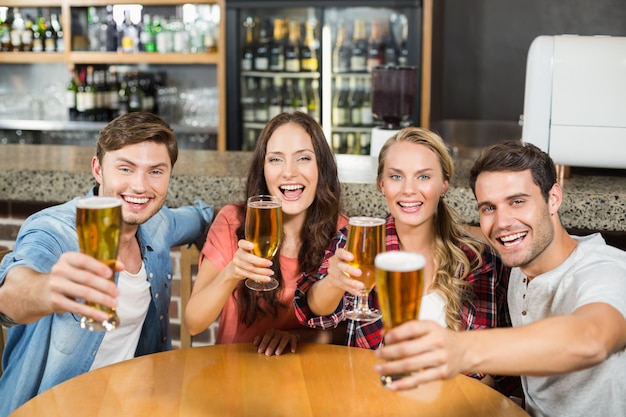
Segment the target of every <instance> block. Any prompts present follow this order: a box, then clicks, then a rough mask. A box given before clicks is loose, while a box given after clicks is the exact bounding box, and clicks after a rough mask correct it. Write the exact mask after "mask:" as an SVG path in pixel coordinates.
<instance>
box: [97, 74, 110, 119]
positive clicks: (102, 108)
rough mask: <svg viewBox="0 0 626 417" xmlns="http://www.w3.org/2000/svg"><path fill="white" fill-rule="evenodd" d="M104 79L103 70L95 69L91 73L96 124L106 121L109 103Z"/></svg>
mask: <svg viewBox="0 0 626 417" xmlns="http://www.w3.org/2000/svg"><path fill="white" fill-rule="evenodd" d="M105 83H106V80H105V77H104V70H102V69H96V70H94V72H93V87H94V94H95V112H94V113H95V120H96V121H97V122H104V121H108V118H109V115H108V111H109V103H108V98H109V95H108V91H107V87H106V84H105Z"/></svg>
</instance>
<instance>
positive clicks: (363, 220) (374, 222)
mask: <svg viewBox="0 0 626 417" xmlns="http://www.w3.org/2000/svg"><path fill="white" fill-rule="evenodd" d="M348 224H349V225H350V226H380V225H381V224H385V219H381V218H378V217H362V216H357V217H350V220H349V221H348Z"/></svg>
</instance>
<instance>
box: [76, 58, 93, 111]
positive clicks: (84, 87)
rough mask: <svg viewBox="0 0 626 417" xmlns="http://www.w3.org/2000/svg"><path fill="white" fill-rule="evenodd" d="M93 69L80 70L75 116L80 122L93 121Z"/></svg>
mask: <svg viewBox="0 0 626 417" xmlns="http://www.w3.org/2000/svg"><path fill="white" fill-rule="evenodd" d="M92 75H93V67H91V66H89V67H87V68H84V67H83V68H82V69H81V71H80V84H79V85H78V88H77V90H76V114H77V119H78V120H82V121H90V122H91V121H94V120H95V117H94V109H95V95H94V90H93V86H92V84H91V83H92V80H93V78H92Z"/></svg>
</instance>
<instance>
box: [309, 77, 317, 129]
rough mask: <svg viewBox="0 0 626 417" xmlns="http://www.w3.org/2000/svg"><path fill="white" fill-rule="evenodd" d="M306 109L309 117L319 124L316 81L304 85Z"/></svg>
mask: <svg viewBox="0 0 626 417" xmlns="http://www.w3.org/2000/svg"><path fill="white" fill-rule="evenodd" d="M306 108H307V113H308V114H309V116H311V117H312V118H314V119H315V121H317V123H320V96H319V81H318V80H316V79H312V80H311V82H309V83H307V84H306Z"/></svg>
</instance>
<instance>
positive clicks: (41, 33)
mask: <svg viewBox="0 0 626 417" xmlns="http://www.w3.org/2000/svg"><path fill="white" fill-rule="evenodd" d="M44 39H46V21H45V19H44V18H43V17H42V16H40V17H39V18H37V22H36V23H35V27H34V28H33V52H42V51H43V48H44V46H43V42H44Z"/></svg>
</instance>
